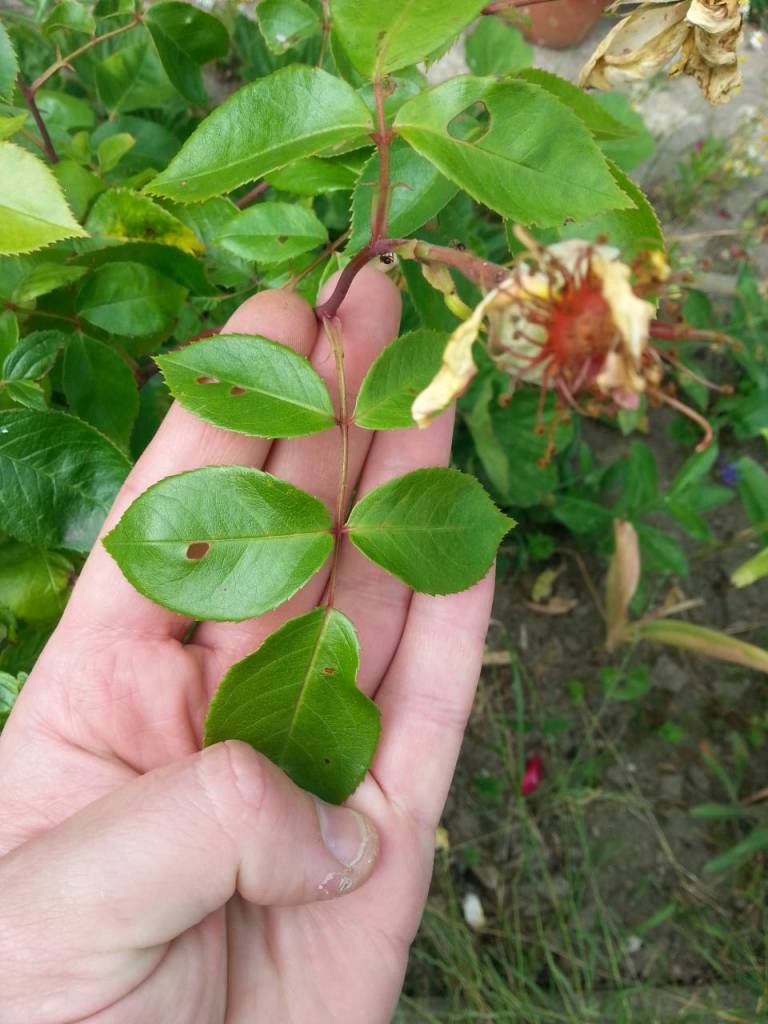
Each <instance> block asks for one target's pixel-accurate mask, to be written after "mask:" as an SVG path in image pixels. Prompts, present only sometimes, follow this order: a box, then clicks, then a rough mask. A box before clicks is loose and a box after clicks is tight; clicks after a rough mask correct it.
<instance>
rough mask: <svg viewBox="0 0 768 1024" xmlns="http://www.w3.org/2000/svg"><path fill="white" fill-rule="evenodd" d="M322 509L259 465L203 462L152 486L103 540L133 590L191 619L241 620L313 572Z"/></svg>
mask: <svg viewBox="0 0 768 1024" xmlns="http://www.w3.org/2000/svg"><path fill="white" fill-rule="evenodd" d="M330 530H331V516H330V514H329V512H328V510H327V508H326V507H325V505H324V504H323V503H322V502H321V501H318V499H317V498H314V497H312V495H310V494H305V493H304V492H303V491H300V490H298V488H296V487H293V486H292V485H291V484H288V483H285V482H284V481H282V480H277V479H276V478H275V477H273V476H270V475H269V474H268V473H262V472H261V471H260V470H258V469H246V468H245V467H242V466H209V467H207V468H205V469H195V470H192V471H191V472H189V473H180V474H179V475H178V476H171V477H167V478H166V479H165V480H161V481H160V482H159V483H157V484H154V486H152V487H150V488H149V490H147V491H145V492H144V494H142V495H140V496H139V497H138V498H137V499H136V501H134V503H133V504H132V505H131V506H130V508H129V509H128V510H127V511H126V512H125V514H124V515H123V518H122V519H121V520H120V522H119V523H118V524H117V526H116V527H115V528H114V530H112V532H111V533H109V534H108V535H107V536H106V537H105V538H104V546H105V548H106V549H107V551H109V553H110V554H111V555H112V557H113V558H114V559H115V561H116V562H117V564H118V565H119V566H120V568H121V569H122V571H123V573H124V574H125V576H126V577H127V579H128V580H129V581H130V582H131V583H132V584H133V586H134V587H135V588H136V589H137V590H138V591H139V592H140V593H142V594H144V595H145V596H146V597H149V598H151V599H152V600H153V601H156V602H157V603H158V604H162V605H164V606H165V607H166V608H171V609H172V610H173V611H177V612H180V613H181V614H183V615H190V616H192V617H194V618H198V619H218V620H234V621H239V620H242V619H249V618H251V617H253V616H255V615H261V614H262V613H263V612H266V611H269V610H270V609H271V608H276V607H277V605H279V604H282V603H283V602H284V601H287V600H288V598H289V597H291V595H292V594H295V593H296V591H297V590H299V589H300V588H301V587H303V586H304V584H305V583H306V582H307V581H308V580H309V579H310V578H311V577H312V576H313V575H314V574H315V573H316V572H317V570H318V569H319V568H320V567H321V565H322V564H323V562H325V560H326V558H327V557H328V555H329V553H330V551H331V548H332V547H333V540H332V537H331V532H330Z"/></svg>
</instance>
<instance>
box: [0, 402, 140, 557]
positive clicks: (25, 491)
mask: <svg viewBox="0 0 768 1024" xmlns="http://www.w3.org/2000/svg"><path fill="white" fill-rule="evenodd" d="M129 469H130V462H129V461H128V458H127V457H126V456H125V455H124V454H123V453H122V452H121V451H120V450H119V448H117V447H116V446H115V445H113V444H112V442H111V441H108V440H107V438H106V437H104V436H103V435H102V434H100V433H99V432H98V431H97V430H94V429H93V427H91V426H89V425H88V424H87V423H83V422H82V420H79V419H76V418H75V417H74V416H67V415H66V414H65V413H63V412H54V411H48V412H33V411H26V410H25V411H19V412H0V530H2V531H3V532H5V533H8V534H10V535H11V536H13V537H16V538H17V539H18V540H22V541H25V542H26V543H29V544H39V545H42V546H44V547H59V548H70V549H72V550H74V551H88V549H89V548H90V547H91V545H92V544H93V542H94V540H95V539H96V534H97V533H98V531H99V528H100V527H101V524H102V522H103V521H104V518H105V517H106V514H107V512H108V511H109V508H110V506H111V504H112V502H113V501H114V499H115V495H116V494H117V492H118V490H119V489H120V485H121V484H122V482H123V480H124V479H125V477H126V476H127V474H128V470H129Z"/></svg>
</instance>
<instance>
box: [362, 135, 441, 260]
mask: <svg viewBox="0 0 768 1024" xmlns="http://www.w3.org/2000/svg"><path fill="white" fill-rule="evenodd" d="M378 180H379V157H378V155H377V154H374V156H372V157H371V159H370V160H369V161H368V163H367V164H366V165H365V168H364V169H363V173H362V174H361V175H360V178H359V180H358V182H357V185H356V186H355V191H354V194H353V196H352V225H351V228H352V235H351V237H350V240H349V242H348V243H347V248H346V254H347V255H352V254H354V253H356V252H358V251H359V250H360V249H362V248H363V246H364V245H365V244H366V243H367V241H368V239H369V237H370V233H371V220H372V216H373V210H374V207H375V204H376V195H377V191H376V183H377V182H378ZM390 181H391V186H392V191H391V194H390V200H389V214H388V219H387V223H388V225H389V226H388V228H387V231H388V233H389V236H390V237H391V238H407V237H408V235H411V234H413V232H414V231H416V230H418V228H420V227H421V226H422V224H426V222H427V221H428V220H432V218H433V217H436V216H437V214H438V213H440V211H441V210H442V209H443V207H445V206H446V205H447V204H448V203H449V202H450V201H451V199H453V197H454V196H455V195H456V193H457V191H458V188H457V187H456V185H454V183H453V182H452V181H449V180H448V178H446V177H445V176H444V175H443V174H441V173H440V171H438V169H437V168H436V167H435V166H434V164H432V163H430V161H429V160H427V159H425V158H424V157H423V156H420V155H419V154H418V153H417V152H416V151H415V150H413V149H411V147H410V146H407V145H406V144H405V143H403V142H402V141H401V140H400V139H396V140H395V141H394V143H393V144H392V149H391V151H390Z"/></svg>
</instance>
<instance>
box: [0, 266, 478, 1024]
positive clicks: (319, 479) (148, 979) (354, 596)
mask: <svg viewBox="0 0 768 1024" xmlns="http://www.w3.org/2000/svg"><path fill="white" fill-rule="evenodd" d="M399 315H400V305H399V296H398V294H397V291H396V289H395V287H394V286H393V285H392V283H391V282H390V281H389V280H388V279H387V278H386V277H385V276H384V275H382V274H380V273H379V272H378V271H376V270H373V269H367V270H365V271H363V272H362V273H361V274H360V275H359V276H358V278H357V279H356V280H355V282H354V284H353V286H352V288H351V290H350V292H349V294H348V296H347V298H346V299H345V301H344V303H343V305H342V307H341V309H340V311H339V318H340V322H341V325H342V329H343V333H344V338H345V352H346V359H345V363H346V369H347V384H348V388H349V391H350V402H353V399H354V392H355V391H356V390H357V388H358V387H359V384H360V381H361V380H362V377H363V374H364V373H365V370H366V369H367V367H368V365H369V364H370V362H371V361H372V359H373V358H374V357H375V356H376V354H377V353H378V351H379V350H380V349H381V347H382V346H383V345H384V344H385V343H386V342H388V341H390V340H391V339H392V338H393V337H395V335H396V333H397V327H398V322H399ZM227 328H228V329H229V330H233V331H240V332H244V333H254V334H255V333H259V334H263V335H266V336H267V337H269V338H273V339H275V340H277V341H281V342H283V343H285V344H290V345H292V346H293V347H294V348H296V349H297V350H298V351H300V352H302V353H304V354H307V355H309V354H310V353H311V358H312V361H313V363H314V364H315V366H316V368H317V369H318V371H319V372H320V373H321V374H322V375H323V376H324V378H325V379H326V381H327V383H328V386H329V388H330V390H331V393H332V394H333V393H334V387H335V372H334V364H333V359H332V357H331V355H330V352H329V350H328V346H327V343H326V341H325V339H324V337H323V332H322V330H318V327H317V324H316V322H315V319H314V315H313V313H312V311H311V309H310V308H309V306H308V305H307V304H306V303H304V302H303V300H301V299H300V298H299V297H297V296H296V295H293V294H291V293H287V292H282V291H275V292H262V293H260V294H259V295H256V296H254V297H252V298H251V299H249V300H248V301H247V302H245V303H244V304H243V306H241V308H240V309H239V310H238V311H237V312H236V313H235V314H234V316H233V317H232V318H231V319H230V321H229V324H228V325H227ZM451 427H452V424H451V420H450V415H449V414H447V413H446V414H444V415H443V416H442V417H441V418H440V419H439V420H437V421H436V422H435V423H434V424H433V425H432V426H431V427H430V429H429V430H427V431H424V432H419V431H415V430H412V431H408V432H400V431H397V432H391V433H383V434H378V435H371V434H369V433H367V432H365V431H362V430H358V429H356V428H354V427H353V428H352V430H351V434H350V473H349V489H350V492H351V490H352V489H356V490H357V491H358V492H359V493H360V494H363V493H365V492H367V491H369V490H371V489H372V488H374V487H376V486H378V485H380V484H382V483H383V482H385V481H386V480H388V479H390V478H391V477H394V476H397V475H400V474H402V473H406V472H408V471H410V470H413V469H418V468H420V467H422V466H430V465H437V464H442V463H445V462H446V461H447V459H448V454H449V448H450V436H451ZM338 444H339V439H338V436H337V432H335V431H333V432H328V433H326V434H322V435H316V436H313V437H308V438H302V439H299V440H293V441H288V442H285V441H275V442H269V441H263V440H260V439H258V438H252V437H245V436H242V435H237V434H230V433H226V432H224V431H222V430H218V429H216V428H214V427H211V426H208V425H206V424H204V423H202V422H201V421H199V420H197V419H195V418H194V417H192V416H191V415H189V414H187V413H186V412H185V411H184V410H183V409H181V408H180V407H179V406H174V407H173V408H172V409H171V411H170V412H169V413H168V415H167V417H166V419H165V421H164V422H163V424H162V426H161V428H160V430H159V431H158V433H157V436H156V437H155V439H154V441H153V442H152V444H151V445H150V446H149V448H148V449H147V450H146V452H145V453H144V455H143V456H142V457H141V459H140V460H139V461H138V463H137V465H136V466H135V468H134V470H133V471H132V473H131V475H130V477H129V478H128V480H127V482H126V484H125V486H124V487H123V489H122V491H121V492H120V495H119V496H118V498H117V501H116V502H115V506H114V508H113V509H112V512H111V513H110V516H109V519H108V522H107V524H106V526H105V530H107V529H109V528H110V527H111V526H113V525H114V524H115V522H116V521H117V520H118V519H119V517H120V515H121V514H122V512H123V511H124V510H125V508H126V507H127V506H128V505H129V504H130V502H131V501H132V500H133V499H134V498H136V497H137V495H138V494H140V493H142V492H143V491H144V490H146V488H147V487H149V486H150V484H152V483H154V482H155V481H156V480H158V479H160V478H162V477H164V476H167V475H169V474H171V473H178V472H182V471H184V470H189V469H193V468H196V467H199V466H204V465H214V464H238V463H239V464H245V465H251V466H258V467H263V468H264V469H266V470H268V471H269V472H270V473H274V474H275V475H276V476H278V477H280V478H283V479H286V480H289V481H290V482H292V483H294V484H296V485H297V486H299V487H301V488H303V489H304V490H307V491H309V492H310V493H313V494H316V495H317V496H319V497H321V498H322V499H324V500H325V501H326V503H327V504H328V506H329V508H333V506H334V495H335V490H336V486H337V463H338V448H337V446H338ZM326 583H327V575H326V576H324V575H323V573H322V572H320V573H318V574H317V575H316V576H315V577H314V578H313V579H312V580H311V581H310V583H309V584H308V585H307V586H306V587H305V588H304V589H303V590H302V591H301V592H300V593H299V594H297V595H296V596H295V597H294V598H293V599H292V600H291V601H289V602H288V603H287V604H285V605H283V606H282V607H281V608H280V609H279V610H277V611H275V612H272V613H269V614H267V615H264V616H262V617H261V618H259V619H257V620H253V621H249V622H244V623H213V622H206V623H202V624H201V625H199V626H198V627H197V628H196V629H195V632H194V634H193V636H192V638H191V640H190V641H189V642H184V640H185V637H186V636H187V633H188V630H189V628H190V626H191V623H190V622H189V621H188V620H186V619H184V618H183V617H182V616H180V615H175V614H173V613H171V612H169V611H166V610H165V609H163V608H160V607H158V606H156V605H154V604H152V603H151V602H150V601H148V600H147V599H146V598H144V597H142V596H141V595H139V594H138V593H136V592H135V591H134V590H133V588H132V587H131V586H130V584H129V583H128V582H127V581H126V580H125V579H124V578H123V576H122V575H121V573H120V571H119V569H118V568H117V566H116V565H115V563H114V562H113V561H112V559H111V558H110V557H109V555H107V553H106V551H105V550H104V549H103V547H102V546H101V545H100V544H97V545H96V547H95V548H94V550H93V552H92V554H91V555H90V557H89V559H88V561H87V563H86V565H85V568H84V569H83V572H82V574H81V577H80V579H79V581H78V583H77V586H76V587H75V590H74V593H73V595H72V598H71V600H70V602H69V605H68V607H67V609H66V612H65V614H64V616H63V618H62V620H61V623H60V625H59V627H58V628H57V630H56V632H55V634H54V635H53V637H52V638H51V640H50V642H49V644H48V646H47V647H46V649H45V651H44V652H43V654H42V655H41V657H40V659H39V661H38V663H37V665H36V667H35V670H34V672H33V673H32V675H31V676H30V678H29V680H28V681H27V683H26V685H25V687H24V690H23V691H22V694H21V696H20V698H19V701H18V703H17V706H16V708H15V709H14V711H13V713H12V715H11V717H10V719H9V722H8V725H7V726H6V728H5V730H4V732H3V734H2V737H1V738H0V855H2V856H0V893H2V898H1V899H0V963H2V965H3V970H2V973H3V982H2V986H0V1024H22V1022H23V1024H65V1022H66V1024H74V1022H82V1021H88V1022H89V1024H145V1022H146V1024H166V1022H168V1024H192V1022H196V1024H219V1022H221V1024H225V1022H226V1024H259V1022H262V1021H268V1022H269V1024H288V1022H291V1021H301V1022H302V1024H303V1022H307V1024H309V1022H311V1024H326V1022H336V1021H338V1022H344V1024H369V1022H371V1024H373V1022H385V1021H389V1020H390V1018H391V1015H392V1012H393V1009H394V1006H395V1004H396V1001H397V997H398V994H399V991H400V986H401V983H402V978H403V973H404V970H405V965H406V961H407V955H408V948H409V946H410V943H411V941H412V939H413V936H414V934H415V932H416V929H417V927H418V923H419V919H420V917H421V913H422V910H423V906H424V901H425V899H426V893H427V888H428V884H429V878H430V873H431V865H432V854H433V841H434V831H435V826H436V824H437V822H438V819H439V816H440V813H441V810H442V807H443V803H444V800H445V796H446V793H447V790H448V786H449V784H450V779H451V776H452V773H453V768H454V765H455V760H456V757H457V754H458V749H459V745H460V742H461V738H462V735H463V731H464V726H465V723H466V719H467V716H468V713H469V709H470V706H471V702H472V697H473V694H474V688H475V684H476V680H477V677H478V674H479V671H480V663H481V657H482V650H483V640H484V636H485V630H486V626H487V621H488V615H489V609H490V601H491V597H492V581H491V579H490V577H489V578H486V579H485V580H484V581H483V582H482V583H480V584H478V585H477V586H476V587H474V588H473V589H472V590H470V591H467V592H465V593H463V594H457V595H453V596H450V597H438V598H435V597H427V596H425V595H418V594H417V595H413V594H412V593H411V592H410V591H409V590H408V588H407V587H405V586H404V585H403V584H402V583H400V582H399V581H398V580H396V579H394V578H392V577H390V576H387V575H385V574H384V573H382V572H381V571H380V570H379V569H377V568H376V567H375V566H373V565H372V564H371V563H370V562H368V561H367V560H366V559H365V558H364V557H363V556H362V555H361V554H360V553H359V552H358V551H356V549H355V548H354V547H353V546H352V545H351V544H349V543H346V544H345V546H344V548H343V551H342V553H341V560H340V566H339V574H338V579H337V583H336V594H335V605H336V607H338V608H339V609H340V610H341V611H343V612H346V613H347V614H353V617H354V621H355V625H356V627H357V629H358V632H359V635H360V642H361V653H362V657H361V670H360V675H359V680H358V682H359V685H360V687H361V689H363V690H364V691H365V692H366V693H368V694H369V695H371V696H372V697H373V698H374V699H375V700H376V702H377V704H378V705H379V708H380V710H381V717H382V736H381V741H380V744H379V749H378V752H377V754H376V758H375V760H374V763H373V765H372V767H371V770H370V772H369V773H368V775H367V776H366V778H365V780H364V782H363V783H362V785H361V786H360V787H359V788H358V789H357V791H356V792H355V793H354V795H353V796H352V797H351V798H350V800H349V801H348V802H347V805H346V806H345V807H344V808H331V807H328V806H326V805H320V804H319V802H317V801H315V799H314V798H313V797H311V796H310V795H308V794H307V793H304V792H303V791H301V790H299V789H298V788H297V787H296V786H294V785H293V783H291V782H290V781H289V779H288V778H287V777H286V776H285V775H283V774H282V773H281V772H280V771H279V770H278V769H277V768H276V767H275V766H274V765H272V764H271V763H270V762H269V761H267V760H266V759H265V758H263V757H262V756H260V755H259V754H257V753H255V752H254V751H253V750H252V749H251V748H250V747H247V746H245V745H243V744H240V743H224V744H216V745H215V746H212V747H209V748H207V749H206V750H204V751H202V752H200V744H201V731H202V722H203V719H204V716H205V712H206V709H207V706H208V703H209V701H210V698H211V695H212V693H213V692H214V690H215V688H216V686H217V684H218V682H219V680H220V679H221V677H222V675H223V673H224V672H225V671H226V670H227V669H228V668H229V666H230V665H231V664H232V663H233V662H235V661H238V660H239V659H241V658H243V657H244V656H245V655H246V654H248V653H250V652H251V651H252V650H254V649H255V648H256V647H258V646H259V644H260V643H261V642H262V640H263V639H264V638H265V637H266V636H268V635H269V634H270V633H271V632H273V631H274V630H275V629H276V628H277V627H278V626H279V625H280V624H281V623H282V622H283V621H284V620H285V619H287V618H290V617H292V616H295V615H298V614H301V613H302V612H304V611H307V610H308V609H309V608H311V607H312V606H313V605H315V604H317V603H320V602H321V601H322V597H323V590H324V587H325V584H326ZM318 807H320V810H319V811H318ZM351 809H354V813H353V811H352V810H351ZM323 836H325V838H326V841H325V842H324V840H323ZM377 849H378V855H377ZM369 876H370V877H369ZM366 879H368V880H367V881H366ZM363 883H365V884H364V885H363ZM342 893H346V894H345V895H343V898H338V897H339V896H340V895H341V894H342Z"/></svg>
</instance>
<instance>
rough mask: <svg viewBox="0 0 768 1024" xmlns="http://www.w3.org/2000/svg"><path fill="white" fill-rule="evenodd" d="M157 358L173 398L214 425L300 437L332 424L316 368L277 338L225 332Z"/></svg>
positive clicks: (325, 391)
mask: <svg viewBox="0 0 768 1024" xmlns="http://www.w3.org/2000/svg"><path fill="white" fill-rule="evenodd" d="M156 362H157V364H158V366H159V367H160V369H161V370H162V372H163V376H164V377H165V380H166V383H167V384H168V387H169V388H170V390H171V393H172V394H173V396H174V398H176V399H177V400H178V401H179V402H181V404H182V405H183V406H184V408H185V409H189V411H190V412H193V413H194V414H195V415H196V416H199V417H200V419H202V420H205V421H206V422H208V423H214V424H215V425H216V426H217V427H224V428H225V429H226V430H235V431H238V432H239V433H242V434H253V435H255V436H257V437H301V436H304V435H306V434H315V433H317V432H318V431H321V430H327V429H328V428H329V427H332V426H333V424H334V423H335V416H334V412H333V405H332V404H331V399H330V395H329V394H328V389H327V387H326V386H325V382H324V381H323V379H322V377H321V376H320V375H319V373H318V372H317V370H315V369H314V367H313V366H312V365H311V363H310V362H309V360H308V359H305V358H304V356H300V355H299V354H298V353H297V352H294V351H293V349H291V348H288V347H287V346H286V345H280V344H278V342H276V341H269V340H268V339H266V338H262V337H259V336H258V335H251V334H223V335H218V336H217V337H215V338H209V339H206V340H204V341H198V342H195V344H193V345H188V346H186V347H185V348H182V349H180V350H179V351H178V352H172V353H170V354H169V355H166V356H160V357H158V359H157V360H156Z"/></svg>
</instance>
